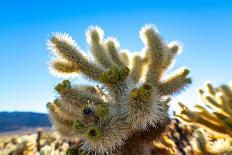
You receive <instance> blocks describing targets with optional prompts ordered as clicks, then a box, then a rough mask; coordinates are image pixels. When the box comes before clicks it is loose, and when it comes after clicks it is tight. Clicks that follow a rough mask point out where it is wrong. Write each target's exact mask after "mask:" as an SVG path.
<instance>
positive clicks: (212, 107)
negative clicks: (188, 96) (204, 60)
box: [178, 83, 232, 137]
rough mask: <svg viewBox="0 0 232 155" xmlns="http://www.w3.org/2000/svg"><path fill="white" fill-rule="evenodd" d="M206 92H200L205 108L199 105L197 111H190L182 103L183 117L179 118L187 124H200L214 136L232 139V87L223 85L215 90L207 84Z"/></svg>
mask: <svg viewBox="0 0 232 155" xmlns="http://www.w3.org/2000/svg"><path fill="white" fill-rule="evenodd" d="M206 90H207V92H204V91H203V90H202V89H199V90H198V93H199V95H200V97H201V99H202V101H203V102H204V103H205V104H206V106H205V107H203V106H201V105H199V104H197V105H196V106H195V108H196V110H193V111H192V110H189V109H188V108H187V107H186V106H184V105H183V104H181V103H180V106H181V108H182V112H181V115H179V116H178V117H179V118H181V119H182V120H184V121H185V122H189V123H193V124H198V125H200V126H202V127H204V128H206V129H209V131H213V134H215V132H216V135H218V134H219V136H226V137H227V136H230V137H232V86H231V85H222V86H219V87H217V88H214V87H213V86H212V85H211V84H210V83H206Z"/></svg>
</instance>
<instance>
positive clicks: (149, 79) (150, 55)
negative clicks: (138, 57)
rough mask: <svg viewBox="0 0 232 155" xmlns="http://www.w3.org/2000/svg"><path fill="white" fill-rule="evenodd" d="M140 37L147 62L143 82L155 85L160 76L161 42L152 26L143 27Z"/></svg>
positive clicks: (161, 60) (162, 46)
mask: <svg viewBox="0 0 232 155" xmlns="http://www.w3.org/2000/svg"><path fill="white" fill-rule="evenodd" d="M140 35H141V38H142V41H143V42H144V44H145V58H146V59H148V62H149V63H148V69H147V75H146V80H145V81H146V83H148V84H150V85H155V84H157V83H158V82H159V80H160V75H161V74H160V73H161V69H162V68H161V67H160V66H161V65H162V62H163V57H164V45H163V41H162V39H161V38H160V37H159V35H158V33H157V32H156V31H155V29H154V28H153V27H152V26H147V27H144V29H142V30H141V31H140Z"/></svg>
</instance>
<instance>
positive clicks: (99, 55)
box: [87, 27, 112, 69]
mask: <svg viewBox="0 0 232 155" xmlns="http://www.w3.org/2000/svg"><path fill="white" fill-rule="evenodd" d="M103 33H104V32H103V30H102V29H101V28H99V27H90V28H89V30H88V31H87V41H88V42H89V46H90V50H91V53H92V56H93V58H94V60H95V61H96V63H97V64H99V65H101V66H102V67H104V68H105V69H108V68H110V67H111V65H112V63H111V61H110V59H109V58H108V56H107V53H106V50H105V48H104V46H103V40H102V39H103Z"/></svg>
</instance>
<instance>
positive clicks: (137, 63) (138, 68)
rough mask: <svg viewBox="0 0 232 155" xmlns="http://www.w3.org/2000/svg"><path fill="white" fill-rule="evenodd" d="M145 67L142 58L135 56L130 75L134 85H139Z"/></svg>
mask: <svg viewBox="0 0 232 155" xmlns="http://www.w3.org/2000/svg"><path fill="white" fill-rule="evenodd" d="M143 65H144V64H143V61H142V58H141V57H140V56H138V55H135V56H134V57H133V63H132V69H131V72H130V75H129V76H130V78H131V79H132V80H133V81H134V83H137V82H138V81H139V79H140V78H141V76H142V72H143Z"/></svg>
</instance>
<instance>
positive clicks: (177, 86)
mask: <svg viewBox="0 0 232 155" xmlns="http://www.w3.org/2000/svg"><path fill="white" fill-rule="evenodd" d="M188 73H189V70H188V69H182V70H180V71H179V72H177V73H174V74H173V75H171V76H170V77H169V78H168V79H166V80H165V81H164V82H162V83H161V84H160V85H159V90H160V92H161V94H162V95H168V94H174V93H178V92H180V91H181V90H182V89H183V88H185V87H186V86H187V85H189V84H191V79H190V78H187V75H188Z"/></svg>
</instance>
